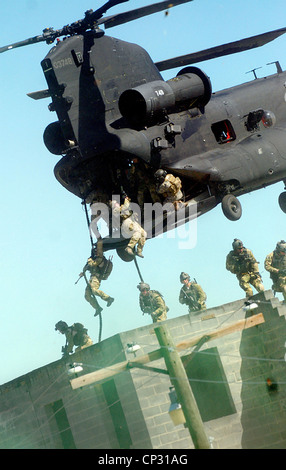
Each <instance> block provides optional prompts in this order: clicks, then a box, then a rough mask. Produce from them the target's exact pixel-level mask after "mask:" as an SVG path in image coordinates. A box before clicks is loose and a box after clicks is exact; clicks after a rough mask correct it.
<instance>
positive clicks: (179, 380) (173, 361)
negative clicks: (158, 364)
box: [154, 325, 210, 449]
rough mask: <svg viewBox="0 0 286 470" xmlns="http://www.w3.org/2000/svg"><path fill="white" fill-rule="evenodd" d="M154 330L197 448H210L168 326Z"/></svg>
mask: <svg viewBox="0 0 286 470" xmlns="http://www.w3.org/2000/svg"><path fill="white" fill-rule="evenodd" d="M154 331H155V333H156V336H157V339H158V341H159V344H160V346H161V348H162V353H163V357H164V359H165V363H166V367H167V370H168V372H169V376H170V380H171V382H172V384H173V385H174V387H175V390H176V393H177V397H178V399H179V402H180V404H181V406H182V410H183V413H184V415H185V419H186V425H187V427H188V429H189V431H190V435H191V437H192V440H193V443H194V446H195V448H196V449H209V448H210V443H209V439H208V437H207V435H206V433H205V430H204V425H203V422H202V418H201V415H200V412H199V409H198V406H197V403H196V401H195V398H194V395H193V392H192V389H191V387H190V383H189V379H188V376H187V374H186V371H185V368H184V366H183V363H182V361H181V358H180V355H179V353H178V351H177V350H176V346H175V345H174V343H173V340H172V337H171V335H170V333H169V331H168V329H167V326H166V325H161V326H159V327H156V328H154Z"/></svg>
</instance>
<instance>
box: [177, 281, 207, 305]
mask: <svg viewBox="0 0 286 470" xmlns="http://www.w3.org/2000/svg"><path fill="white" fill-rule="evenodd" d="M180 282H181V284H184V286H183V287H182V288H181V290H180V295H179V302H180V304H186V305H188V307H189V313H193V312H199V311H201V310H205V309H206V303H205V301H206V299H207V296H206V294H205V292H204V291H203V289H202V288H201V286H200V285H199V284H197V282H195V281H194V282H191V281H190V276H189V275H188V274H187V273H183V272H182V273H181V274H180Z"/></svg>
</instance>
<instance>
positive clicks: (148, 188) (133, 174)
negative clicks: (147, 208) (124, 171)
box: [130, 158, 161, 210]
mask: <svg viewBox="0 0 286 470" xmlns="http://www.w3.org/2000/svg"><path fill="white" fill-rule="evenodd" d="M130 187H131V190H132V191H133V192H134V193H135V194H137V196H136V197H137V202H138V204H139V206H140V209H141V210H143V209H144V202H145V198H146V195H147V197H148V194H149V195H150V197H151V200H152V202H153V203H156V202H161V199H160V197H159V195H158V194H157V192H156V185H155V181H154V178H153V176H151V175H150V173H149V171H148V166H147V164H146V163H144V162H142V161H141V160H139V159H138V158H133V162H132V165H131V168H130Z"/></svg>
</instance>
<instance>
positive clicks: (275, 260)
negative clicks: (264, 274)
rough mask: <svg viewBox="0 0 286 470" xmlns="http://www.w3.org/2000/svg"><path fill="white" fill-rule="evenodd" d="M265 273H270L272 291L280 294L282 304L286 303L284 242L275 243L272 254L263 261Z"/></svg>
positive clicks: (285, 250) (285, 255)
mask: <svg viewBox="0 0 286 470" xmlns="http://www.w3.org/2000/svg"><path fill="white" fill-rule="evenodd" d="M264 267H265V269H266V271H268V272H269V273H270V278H271V279H272V281H273V285H272V289H273V290H274V291H276V292H282V294H283V297H284V302H285V301H286V242H285V241H284V240H281V241H280V242H278V243H277V245H276V248H275V250H274V251H272V253H269V255H267V256H266V258H265V261H264Z"/></svg>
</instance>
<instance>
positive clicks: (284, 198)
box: [278, 191, 286, 214]
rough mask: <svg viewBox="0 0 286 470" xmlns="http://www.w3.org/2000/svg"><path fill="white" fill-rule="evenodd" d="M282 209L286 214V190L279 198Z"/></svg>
mask: <svg viewBox="0 0 286 470" xmlns="http://www.w3.org/2000/svg"><path fill="white" fill-rule="evenodd" d="M278 202H279V206H280V209H281V210H282V211H283V212H284V213H285V214H286V191H283V193H281V194H280V196H279V198H278Z"/></svg>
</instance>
